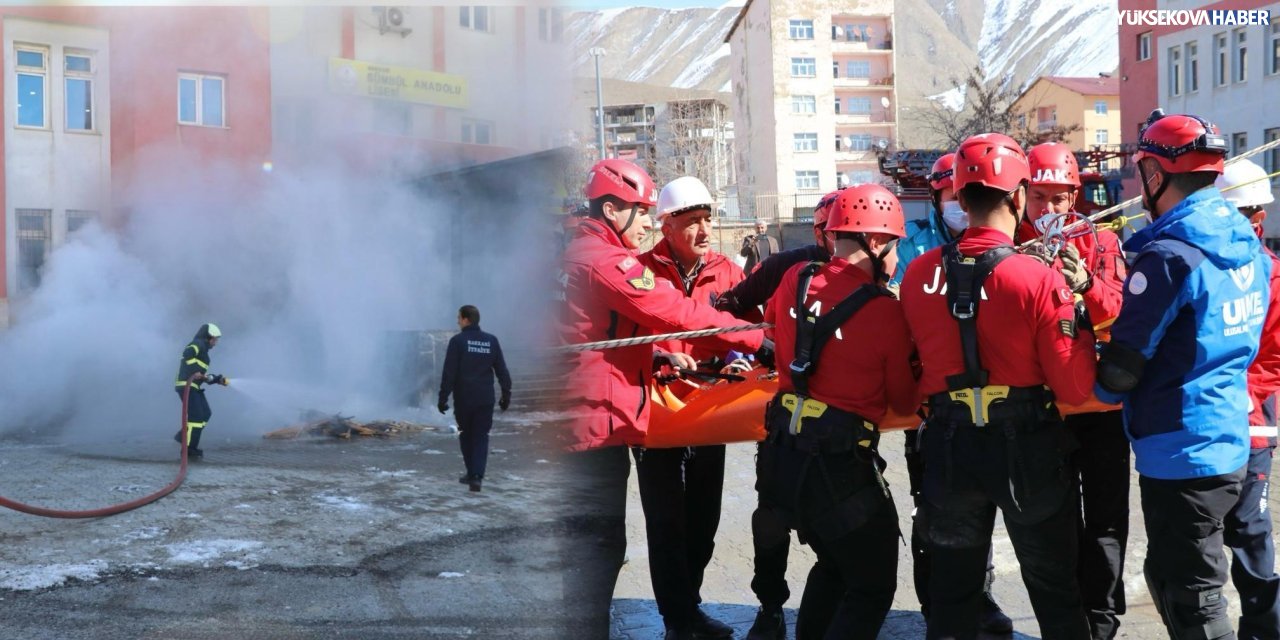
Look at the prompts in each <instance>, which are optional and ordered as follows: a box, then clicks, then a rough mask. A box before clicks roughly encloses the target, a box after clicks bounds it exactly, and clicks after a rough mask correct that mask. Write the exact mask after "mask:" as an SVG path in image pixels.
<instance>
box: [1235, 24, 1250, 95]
mask: <svg viewBox="0 0 1280 640" xmlns="http://www.w3.org/2000/svg"><path fill="white" fill-rule="evenodd" d="M1234 33H1235V34H1236V37H1235V42H1236V48H1235V49H1236V53H1235V55H1234V56H1232V58H1231V71H1232V74H1231V76H1232V77H1233V78H1234V79H1235V81H1236V82H1237V83H1239V82H1244V81H1245V80H1246V79H1247V78H1248V77H1249V47H1248V46H1247V43H1246V36H1247V35H1248V32H1247V31H1245V30H1244V29H1236V30H1235V32H1234Z"/></svg>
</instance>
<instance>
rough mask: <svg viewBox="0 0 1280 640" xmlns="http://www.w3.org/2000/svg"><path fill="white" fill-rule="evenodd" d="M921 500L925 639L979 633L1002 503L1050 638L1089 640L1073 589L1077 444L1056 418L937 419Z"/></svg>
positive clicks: (929, 432) (929, 437)
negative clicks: (926, 565)
mask: <svg viewBox="0 0 1280 640" xmlns="http://www.w3.org/2000/svg"><path fill="white" fill-rule="evenodd" d="M920 437H921V439H922V441H923V449H924V464H925V473H924V496H925V501H924V503H923V505H922V508H921V510H920V512H919V514H918V517H920V518H921V519H922V520H923V526H924V529H925V531H926V532H927V537H928V541H929V554H930V564H931V566H932V572H933V574H934V575H936V576H945V578H946V579H942V580H930V581H929V599H930V607H931V612H930V615H929V620H928V630H927V637H928V638H929V639H930V640H933V639H944V638H946V639H950V638H957V639H963V640H972V639H973V638H976V637H977V635H978V622H979V615H980V613H981V606H982V593H983V586H984V582H985V574H986V570H985V569H986V565H987V554H988V553H989V547H990V545H991V532H992V529H993V528H994V526H995V516H996V508H997V506H998V507H999V508H1000V509H1001V511H1003V512H1004V521H1005V528H1006V529H1007V530H1008V532H1009V538H1010V540H1011V541H1012V542H1013V548H1014V551H1015V552H1016V553H1017V556H1018V562H1019V564H1020V565H1021V566H1022V581H1023V583H1024V584H1025V585H1026V588H1027V594H1028V595H1029V596H1030V599H1031V607H1032V609H1034V610H1035V614H1036V620H1037V621H1038V622H1039V623H1040V632H1041V637H1043V638H1044V639H1045V640H1087V639H1088V638H1089V627H1088V623H1087V621H1086V618H1085V614H1084V608H1083V606H1082V604H1081V601H1080V589H1079V586H1078V584H1077V582H1076V573H1075V568H1076V554H1077V544H1078V543H1077V538H1076V513H1077V506H1076V505H1077V500H1078V499H1077V498H1076V494H1075V491H1074V485H1073V484H1072V482H1071V476H1072V473H1073V472H1072V470H1071V465H1070V462H1069V459H1068V456H1069V455H1070V453H1071V451H1072V450H1073V449H1074V443H1073V441H1072V438H1071V436H1070V434H1069V433H1067V430H1066V429H1065V428H1064V427H1063V425H1062V422H1061V421H1060V420H1058V419H1057V418H1056V417H1054V416H1038V417H1028V418H1019V419H1016V420H1015V419H1012V418H1010V419H1006V420H1004V421H1001V420H993V421H992V422H991V423H989V424H987V425H986V426H985V427H982V428H978V427H974V426H972V425H962V424H960V425H958V424H954V423H947V422H945V421H943V420H942V419H936V421H935V422H931V423H930V424H929V426H928V428H927V429H926V430H925V432H924V433H923V434H922V435H921V436H920Z"/></svg>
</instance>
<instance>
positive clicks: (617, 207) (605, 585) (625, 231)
mask: <svg viewBox="0 0 1280 640" xmlns="http://www.w3.org/2000/svg"><path fill="white" fill-rule="evenodd" d="M657 191H658V190H657V188H656V186H655V185H654V184H653V180H652V179H650V178H649V176H648V174H646V173H645V172H644V170H643V169H641V168H640V167H637V166H636V165H634V164H632V163H630V162H627V161H625V160H619V159H606V160H602V161H600V162H598V163H596V165H595V166H594V167H592V170H591V174H590V176H589V177H588V181H587V186H586V196H587V198H588V200H589V201H590V202H589V207H590V213H589V217H588V218H586V219H584V220H583V221H582V222H581V223H580V224H579V226H578V227H577V229H575V235H574V239H573V240H572V241H571V242H570V243H569V247H568V248H567V249H566V250H565V254H564V259H563V266H562V269H561V274H560V277H559V281H560V283H561V285H562V287H563V292H562V294H561V299H562V300H563V303H564V304H563V305H562V306H561V314H560V317H559V324H560V336H561V339H562V340H563V342H564V343H565V344H580V343H585V342H596V341H601V340H610V339H617V338H630V337H634V336H645V335H653V334H654V333H667V332H677V331H686V330H693V329H707V328H713V327H731V326H737V325H740V324H741V321H739V320H738V319H736V318H734V317H733V316H731V315H729V314H727V313H722V312H719V311H716V310H715V309H714V308H713V307H712V306H711V305H710V303H709V301H707V300H705V299H704V300H699V299H693V298H689V297H687V296H685V295H684V294H683V293H682V292H681V291H680V290H678V289H677V288H676V287H674V286H672V285H671V283H670V282H667V281H663V280H659V279H658V278H657V277H656V276H655V275H654V273H653V270H652V269H650V268H649V267H647V266H645V265H644V264H642V263H641V262H640V261H639V259H638V257H637V256H636V255H635V253H634V250H635V249H636V248H637V247H639V246H640V243H641V242H642V241H643V239H644V237H645V235H646V234H647V233H648V231H649V230H650V229H651V228H652V226H653V222H652V220H651V219H650V217H649V210H650V209H651V208H652V207H653V206H654V205H655V204H657V197H658V193H657ZM764 343H765V340H764V334H763V332H762V331H760V330H752V331H740V332H733V333H725V334H721V335H718V336H714V337H711V338H707V339H706V340H703V341H700V342H699V346H704V347H706V348H710V349H714V350H716V351H718V352H725V351H729V350H737V351H741V352H744V353H755V352H757V351H760V350H761V348H762V346H764ZM655 353H657V352H656V351H655V349H654V347H653V345H650V344H643V345H633V346H628V347H621V348H614V349H601V350H592V351H584V352H578V353H574V354H572V355H571V356H569V358H568V363H567V364H568V374H569V375H568V378H567V379H568V380H570V381H571V384H570V385H569V386H568V387H567V389H566V390H565V395H564V398H563V400H564V402H565V404H566V405H567V406H566V410H567V412H568V426H569V428H568V429H566V430H564V431H563V432H562V433H561V436H562V437H563V443H562V444H563V448H564V449H565V450H566V451H567V452H568V453H567V455H565V456H563V465H562V468H563V470H564V471H565V472H566V473H568V474H570V477H572V478H573V479H574V482H575V483H576V485H575V486H577V487H578V488H579V489H580V490H581V492H582V493H583V494H584V495H583V496H581V497H582V504H584V505H585V506H586V507H587V508H588V509H589V513H588V515H589V516H592V517H591V521H592V522H595V523H598V526H599V527H600V528H601V530H600V531H596V532H591V534H592V536H593V539H594V540H597V541H598V543H597V544H592V545H582V544H574V545H572V546H566V547H565V548H564V549H563V551H564V557H563V558H562V560H563V561H564V562H565V563H566V566H567V567H569V568H568V569H567V570H566V571H565V572H564V573H565V581H564V586H565V594H564V595H565V606H566V607H567V608H568V611H569V613H571V614H573V615H574V616H575V617H576V619H574V620H570V621H569V628H568V629H566V633H568V636H566V637H569V636H572V637H579V636H581V637H605V636H606V635H607V634H608V625H609V605H610V602H611V601H612V598H613V588H614V585H615V583H616V580H617V577H618V570H619V569H621V567H622V559H623V556H624V554H625V552H626V526H625V520H624V518H625V515H626V492H627V475H628V473H629V471H630V468H631V465H630V462H629V461H628V460H627V449H626V447H627V446H635V445H641V444H643V442H644V434H645V431H646V430H647V428H648V424H649V402H648V386H649V382H650V380H651V378H652V371H653V363H654V357H655ZM663 357H664V359H667V360H676V361H678V362H680V363H682V364H683V365H685V366H688V365H689V364H691V362H692V358H690V357H689V356H688V355H687V354H683V353H676V354H672V355H670V356H663ZM578 539H579V538H574V540H578Z"/></svg>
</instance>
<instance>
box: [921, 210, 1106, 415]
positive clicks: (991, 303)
mask: <svg viewBox="0 0 1280 640" xmlns="http://www.w3.org/2000/svg"><path fill="white" fill-rule="evenodd" d="M1011 240H1012V239H1011V238H1010V237H1009V236H1007V235H1005V234H1004V233H1003V232H1001V231H999V230H996V229H992V228H990V227H970V228H969V229H968V230H967V231H965V233H964V235H963V236H961V238H960V246H959V248H960V252H961V253H962V254H964V255H966V256H977V255H979V254H981V253H982V252H983V251H986V250H987V249H992V248H995V247H998V246H1001V245H1006V246H1007V245H1009V244H1010V243H1011ZM941 265H942V248H941V247H939V248H936V249H933V250H931V251H929V252H927V253H925V254H924V255H921V256H920V257H918V258H916V259H915V260H913V261H911V265H910V266H908V267H907V272H906V275H904V276H903V278H902V288H901V291H900V295H901V297H902V306H903V309H904V311H905V312H906V316H907V324H908V326H909V327H910V329H911V336H912V337H913V338H914V340H915V344H916V349H917V351H918V352H919V354H920V361H921V364H922V365H923V367H924V374H923V376H922V377H921V378H920V395H921V397H922V398H928V397H929V396H930V395H933V394H935V393H941V392H944V391H947V382H946V379H947V376H951V375H955V374H958V373H963V372H964V356H963V355H962V353H961V349H960V329H959V326H960V325H959V323H958V322H957V321H956V319H955V318H953V317H952V316H951V311H950V309H949V308H948V306H947V297H946V282H947V280H946V277H945V276H944V275H943V273H942V266H941ZM983 292H984V293H985V295H984V296H983V297H982V299H981V300H980V301H979V302H978V320H977V328H978V352H979V358H980V359H981V361H982V366H983V368H985V369H986V370H987V371H988V372H989V374H990V378H989V384H992V385H1009V386H1014V387H1033V386H1038V385H1043V384H1047V385H1048V386H1049V388H1050V389H1052V390H1053V392H1054V394H1055V395H1056V396H1057V398H1058V399H1059V400H1062V401H1064V402H1067V403H1069V404H1080V403H1083V402H1084V401H1085V400H1087V399H1088V398H1089V396H1090V394H1092V393H1093V381H1094V369H1095V367H1096V357H1095V355H1094V338H1093V333H1092V332H1090V331H1088V330H1085V329H1082V328H1076V327H1075V326H1074V324H1073V319H1074V317H1075V310H1074V306H1073V300H1072V295H1071V290H1070V289H1068V288H1067V287H1066V283H1065V282H1063V280H1062V274H1061V273H1058V272H1057V271H1054V270H1052V269H1050V268H1048V267H1046V266H1044V265H1043V264H1041V263H1040V261H1038V260H1036V259H1035V258H1032V257H1030V256H1024V255H1014V256H1011V257H1009V258H1007V259H1006V260H1005V261H1004V262H1001V263H1000V264H999V265H997V266H996V268H995V270H994V271H993V272H992V273H991V275H990V277H988V278H987V281H986V284H985V285H984V286H983Z"/></svg>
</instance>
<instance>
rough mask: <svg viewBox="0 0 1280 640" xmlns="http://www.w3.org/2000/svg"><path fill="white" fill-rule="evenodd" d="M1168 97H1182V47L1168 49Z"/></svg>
mask: <svg viewBox="0 0 1280 640" xmlns="http://www.w3.org/2000/svg"><path fill="white" fill-rule="evenodd" d="M1169 95H1171V96H1180V95H1182V47H1169Z"/></svg>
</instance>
